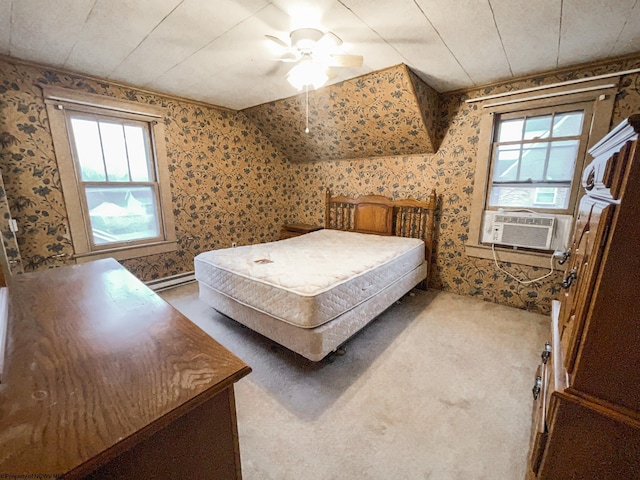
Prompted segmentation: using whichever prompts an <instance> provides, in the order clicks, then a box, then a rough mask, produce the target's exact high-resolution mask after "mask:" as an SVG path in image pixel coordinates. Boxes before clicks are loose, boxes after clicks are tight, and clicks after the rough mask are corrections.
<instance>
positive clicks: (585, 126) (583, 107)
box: [485, 101, 593, 215]
mask: <svg viewBox="0 0 640 480" xmlns="http://www.w3.org/2000/svg"><path fill="white" fill-rule="evenodd" d="M578 110H579V111H582V112H584V117H583V120H582V131H581V133H580V135H576V136H573V137H572V139H573V140H579V145H578V152H577V154H576V163H575V165H574V171H573V174H572V178H571V183H570V192H569V202H568V206H567V208H550V207H542V206H535V205H529V206H520V207H508V206H492V205H489V203H490V197H491V193H492V190H493V184H494V181H493V169H494V164H495V158H496V153H497V151H498V147H499V146H501V145H504V144H505V143H506V142H500V141H498V140H497V138H496V137H497V135H498V130H499V126H500V124H501V122H502V121H504V120H513V119H517V118H522V117H525V116H526V117H527V118H529V117H534V116H539V115H544V114H549V113H554V114H555V113H567V112H572V111H578ZM493 116H494V119H493V132H492V137H491V153H490V158H489V179H488V183H487V198H486V204H485V210H498V209H499V208H513V209H527V210H532V211H535V212H539V213H544V214H551V215H554V214H557V215H562V214H564V215H571V214H572V213H573V209H572V208H571V206H572V205H575V201H576V196H577V194H578V190H579V185H580V175H581V172H582V169H580V168H578V167H579V165H581V159H584V158H585V157H586V155H587V142H588V139H589V127H590V125H589V123H590V121H591V120H592V119H593V102H589V101H587V102H572V103H569V104H561V105H550V106H544V107H536V108H527V109H522V108H519V109H518V110H516V111H508V112H504V113H503V112H493ZM556 141H558V139H556ZM560 141H564V139H562V140H560ZM543 142H544V141H543V140H540V141H530V142H529V143H528V144H529V145H531V144H533V143H543ZM510 143H515V142H510ZM544 183H545V182H534V183H532V184H531V186H530V187H529V188H545V187H550V188H553V187H552V186H551V185H542V184H544Z"/></svg>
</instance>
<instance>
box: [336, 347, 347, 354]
mask: <svg viewBox="0 0 640 480" xmlns="http://www.w3.org/2000/svg"><path fill="white" fill-rule="evenodd" d="M334 353H335V354H336V355H344V354H345V353H347V351H346V350H345V349H344V348H343V347H340V348H336V351H335V352H334Z"/></svg>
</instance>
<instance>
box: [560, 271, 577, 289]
mask: <svg viewBox="0 0 640 480" xmlns="http://www.w3.org/2000/svg"><path fill="white" fill-rule="evenodd" d="M577 278H578V271H577V270H576V269H575V268H573V269H571V271H570V272H569V275H567V276H566V277H565V279H564V280H562V288H569V287H570V286H571V284H572V283H573V281H574V280H576V279H577Z"/></svg>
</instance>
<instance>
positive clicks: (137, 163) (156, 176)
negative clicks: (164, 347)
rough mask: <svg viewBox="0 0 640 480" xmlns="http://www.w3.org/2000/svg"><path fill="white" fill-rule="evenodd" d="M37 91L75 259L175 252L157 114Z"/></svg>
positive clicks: (111, 101) (85, 96) (92, 98)
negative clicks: (43, 108)
mask: <svg viewBox="0 0 640 480" xmlns="http://www.w3.org/2000/svg"><path fill="white" fill-rule="evenodd" d="M44 91H45V97H46V102H47V109H48V112H49V116H50V121H51V126H52V134H53V137H54V144H55V148H56V153H57V157H58V163H59V166H60V176H61V180H62V186H63V190H64V194H65V200H66V203H67V211H68V213H69V223H70V228H71V236H72V240H73V245H74V249H75V256H76V258H77V259H82V258H84V257H89V258H96V257H101V256H113V257H115V258H118V259H125V258H132V257H137V256H143V255H149V254H154V253H161V252H165V251H170V250H175V249H176V242H175V231H174V227H173V218H172V212H171V208H170V202H171V196H170V191H169V184H168V171H167V169H166V165H165V161H164V144H163V142H162V140H161V139H162V138H164V137H163V135H164V134H163V132H162V126H161V124H160V123H159V122H158V121H157V120H158V117H159V112H157V111H156V110H155V109H153V107H151V108H149V107H147V106H144V105H138V104H135V103H133V102H123V101H119V100H114V99H105V98H103V97H99V96H95V95H90V94H84V93H77V92H73V91H67V90H66V89H59V88H50V87H47V88H45V89H44ZM160 135H162V137H161V136H160Z"/></svg>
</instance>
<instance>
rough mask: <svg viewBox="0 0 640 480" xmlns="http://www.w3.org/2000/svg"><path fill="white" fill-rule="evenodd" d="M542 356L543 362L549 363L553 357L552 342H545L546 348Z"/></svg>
mask: <svg viewBox="0 0 640 480" xmlns="http://www.w3.org/2000/svg"><path fill="white" fill-rule="evenodd" d="M540 356H541V357H542V363H547V362H548V361H549V359H550V358H551V344H550V343H549V342H546V343H545V344H544V350H543V351H542V353H541V354H540Z"/></svg>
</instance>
